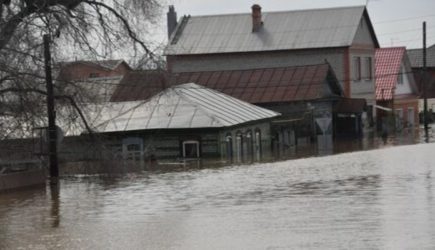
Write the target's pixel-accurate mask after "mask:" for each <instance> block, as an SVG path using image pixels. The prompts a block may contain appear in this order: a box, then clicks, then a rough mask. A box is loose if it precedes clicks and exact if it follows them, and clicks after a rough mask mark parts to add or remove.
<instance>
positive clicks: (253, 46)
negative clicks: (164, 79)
mask: <svg viewBox="0 0 435 250" xmlns="http://www.w3.org/2000/svg"><path fill="white" fill-rule="evenodd" d="M171 13H172V14H171ZM171 15H172V16H173V18H172V19H171ZM174 15H175V11H174V9H173V7H172V8H170V11H169V13H168V23H169V24H171V25H170V26H171V27H174V25H173V24H174V19H176V18H175V17H174ZM175 22H176V21H175ZM175 27H176V28H175V29H174V30H173V31H171V30H170V32H169V33H170V34H171V36H170V39H169V42H168V46H167V48H166V50H165V54H166V57H167V65H168V70H169V72H170V73H183V72H201V71H218V70H244V69H258V68H274V67H288V66H300V65H313V64H320V63H324V62H325V61H327V62H328V63H329V64H330V65H331V67H332V69H333V71H334V72H335V74H336V76H337V78H338V79H339V81H340V84H341V86H342V88H343V90H344V94H345V96H346V97H349V98H364V99H366V100H367V104H368V105H370V107H374V105H375V83H374V79H373V75H374V74H373V72H374V55H375V49H376V48H379V43H378V40H377V38H376V35H375V32H374V29H373V26H372V23H371V21H370V17H369V15H368V12H367V10H366V8H365V7H363V6H357V7H343V8H328V9H311V10H296V11H281V12H266V13H262V12H261V7H260V6H259V5H253V6H252V13H245V14H227V15H210V16H184V17H182V18H181V19H180V21H179V22H178V23H177V25H176V26H175ZM372 110H373V108H369V109H368V116H369V117H371V115H372Z"/></svg>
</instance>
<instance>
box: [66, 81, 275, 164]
mask: <svg viewBox="0 0 435 250" xmlns="http://www.w3.org/2000/svg"><path fill="white" fill-rule="evenodd" d="M87 110H88V113H87V114H88V115H87V118H88V119H87V120H88V121H89V123H90V124H92V125H91V126H92V128H93V130H94V131H95V133H98V135H99V137H100V139H101V141H102V142H103V143H104V144H105V147H106V148H109V149H110V150H111V151H112V152H114V153H118V154H119V155H120V156H122V157H123V158H124V159H126V160H133V161H138V162H140V163H143V162H144V160H145V159H155V158H157V159H159V160H165V159H166V160H170V161H174V160H176V159H199V158H201V159H207V158H208V159H210V158H211V159H223V160H227V161H234V162H238V163H239V162H251V161H260V160H262V159H264V158H267V157H269V154H270V153H269V152H270V148H271V120H272V119H273V118H276V117H278V116H279V115H280V114H279V113H277V112H274V111H270V110H267V109H264V108H261V107H257V106H254V105H252V104H249V103H247V102H244V101H241V100H238V99H236V98H233V97H231V96H228V95H226V94H223V93H220V92H218V91H216V90H212V89H209V88H206V87H203V86H200V85H197V84H194V83H187V84H182V85H177V86H172V87H169V88H166V89H165V90H163V91H161V92H159V93H157V94H155V95H153V96H152V97H150V98H149V99H146V100H140V101H126V102H107V103H103V104H100V105H91V106H90V107H89V108H88V109H87ZM70 134H73V133H70ZM72 148H73V147H72Z"/></svg>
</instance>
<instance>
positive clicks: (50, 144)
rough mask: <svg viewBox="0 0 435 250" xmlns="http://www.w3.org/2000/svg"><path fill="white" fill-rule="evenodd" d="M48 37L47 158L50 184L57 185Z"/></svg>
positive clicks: (55, 141)
mask: <svg viewBox="0 0 435 250" xmlns="http://www.w3.org/2000/svg"><path fill="white" fill-rule="evenodd" d="M50 40H51V39H50V35H48V34H46V35H44V58H45V80H46V86H47V113H48V157H49V164H50V178H51V182H50V183H51V184H56V183H57V177H59V167H58V164H57V130H56V113H55V110H54V93H53V79H52V76H51V53H50Z"/></svg>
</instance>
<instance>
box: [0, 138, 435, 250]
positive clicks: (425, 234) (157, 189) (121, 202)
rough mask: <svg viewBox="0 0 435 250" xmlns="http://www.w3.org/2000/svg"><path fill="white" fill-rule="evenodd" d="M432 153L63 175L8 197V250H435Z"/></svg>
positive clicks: (3, 221) (0, 214)
mask: <svg viewBox="0 0 435 250" xmlns="http://www.w3.org/2000/svg"><path fill="white" fill-rule="evenodd" d="M434 152H435V144H420V145H411V146H398V147H391V148H384V149H378V150H372V151H365V152H355V153H345V154H340V155H334V156H326V157H316V158H308V159H300V160H292V161H283V162H276V163H269V164H257V165H249V166H229V167H223V168H210V169H196V170H191V171H182V172H144V173H136V174H128V175H125V176H122V177H118V178H108V177H101V176H82V177H74V178H63V179H62V180H61V182H60V187H59V188H50V187H49V186H47V187H41V188H36V189H31V190H23V191H15V192H10V193H4V194H0V249H435V161H434V159H435V158H434V155H435V154H434Z"/></svg>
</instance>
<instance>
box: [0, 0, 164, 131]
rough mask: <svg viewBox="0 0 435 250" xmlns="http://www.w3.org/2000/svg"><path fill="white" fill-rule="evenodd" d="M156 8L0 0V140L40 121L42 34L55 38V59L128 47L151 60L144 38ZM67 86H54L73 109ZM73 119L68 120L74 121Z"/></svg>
mask: <svg viewBox="0 0 435 250" xmlns="http://www.w3.org/2000/svg"><path fill="white" fill-rule="evenodd" d="M160 7H161V4H160V3H159V1H158V0H0V136H1V138H9V137H11V135H12V134H13V135H14V137H16V136H17V135H18V136H25V135H26V134H29V133H30V132H31V128H32V127H34V126H37V125H38V124H41V123H43V122H44V121H45V111H44V110H45V104H44V99H45V97H44V95H45V94H46V93H45V81H44V79H45V77H44V70H43V64H44V60H43V51H42V36H43V35H44V34H51V35H52V36H53V38H56V39H53V41H54V42H53V44H52V47H53V48H54V49H53V50H54V54H55V58H56V57H57V58H58V57H60V56H65V55H64V52H65V51H69V52H74V51H81V52H82V54H83V53H84V54H86V55H87V56H88V57H89V56H90V55H92V56H94V57H98V56H107V55H110V54H111V53H112V52H113V51H114V50H116V49H118V48H120V47H125V46H126V45H128V46H131V48H132V50H134V51H137V54H138V55H140V54H145V55H146V58H147V59H148V60H151V61H152V60H154V59H155V58H158V57H157V56H155V55H154V53H153V52H152V49H151V48H149V47H148V46H147V42H146V41H145V39H144V36H143V34H146V33H147V31H148V30H149V29H150V27H151V25H152V24H153V23H155V22H156V20H157V18H158V15H159V13H160ZM67 84H69V83H64V84H59V85H58V86H57V87H58V89H57V90H56V91H55V92H56V93H57V99H58V100H59V102H60V103H62V102H66V103H70V104H72V107H73V108H74V109H76V110H77V108H78V104H77V102H76V99H77V97H78V96H77V95H79V94H80V93H78V92H77V91H72V92H69V93H65V91H63V89H65V86H66V85H67ZM60 87H61V88H62V89H59V88H60ZM70 93H74V95H69V94H70ZM82 99H83V98H82ZM82 101H83V100H82ZM79 113H80V112H79ZM76 116H77V114H72V115H71V117H70V118H71V119H70V121H71V122H78V119H75V118H76ZM80 116H83V115H82V114H80ZM73 118H74V119H73ZM82 122H83V121H82ZM85 124H86V123H85Z"/></svg>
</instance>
